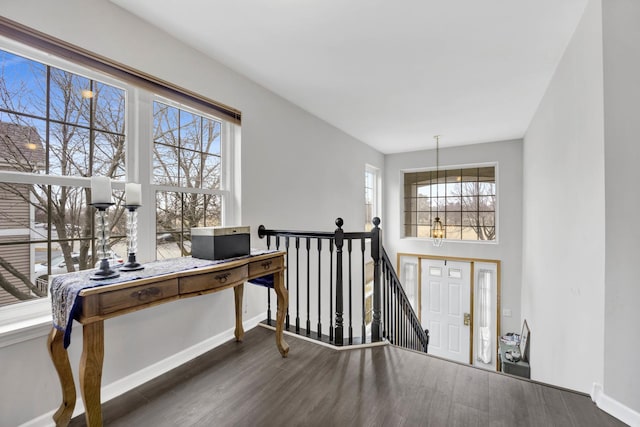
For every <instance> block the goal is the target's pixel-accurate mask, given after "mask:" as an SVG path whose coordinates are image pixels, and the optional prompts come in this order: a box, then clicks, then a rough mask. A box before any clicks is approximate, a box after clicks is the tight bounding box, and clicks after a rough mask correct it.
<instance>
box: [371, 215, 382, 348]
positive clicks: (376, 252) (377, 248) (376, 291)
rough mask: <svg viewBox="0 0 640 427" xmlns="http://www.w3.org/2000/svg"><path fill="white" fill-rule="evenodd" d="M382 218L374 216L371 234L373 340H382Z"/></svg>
mask: <svg viewBox="0 0 640 427" xmlns="http://www.w3.org/2000/svg"><path fill="white" fill-rule="evenodd" d="M379 225H380V218H378V217H375V218H373V226H374V227H373V230H372V236H371V258H373V313H372V320H371V340H372V341H376V342H377V341H381V340H382V336H381V331H380V330H381V329H382V325H381V321H380V315H381V313H380V304H381V301H380V299H381V298H380V297H381V295H380V279H381V277H380V275H381V271H380V265H381V262H380V258H381V257H382V250H381V249H382V240H381V233H380V227H379Z"/></svg>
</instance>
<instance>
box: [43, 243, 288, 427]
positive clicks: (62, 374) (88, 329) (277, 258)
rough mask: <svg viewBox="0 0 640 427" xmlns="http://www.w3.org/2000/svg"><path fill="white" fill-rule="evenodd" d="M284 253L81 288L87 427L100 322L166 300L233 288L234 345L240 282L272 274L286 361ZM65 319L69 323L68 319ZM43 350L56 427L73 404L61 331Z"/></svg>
mask: <svg viewBox="0 0 640 427" xmlns="http://www.w3.org/2000/svg"><path fill="white" fill-rule="evenodd" d="M284 254H285V253H284V252H271V253H264V254H259V255H255V256H250V257H247V258H241V259H234V260H232V261H225V262H222V263H219V264H216V265H212V266H205V267H201V268H195V269H190V270H184V271H178V272H172V273H169V274H163V275H160V276H154V277H146V278H138V279H135V280H126V281H122V282H120V283H115V284H107V285H104V286H96V287H91V288H87V289H83V290H81V291H80V292H79V294H78V296H79V300H78V304H79V306H78V311H77V313H79V314H76V315H75V316H74V319H75V320H77V321H78V322H80V323H81V324H82V326H83V328H82V337H83V348H82V356H81V359H80V390H81V392H82V400H83V402H84V406H85V417H86V420H87V425H88V426H89V427H95V426H102V410H101V407H100V386H101V382H102V362H103V358H104V320H106V319H110V318H112V317H116V316H120V315H123V314H127V313H131V312H133V311H138V310H142V309H145V308H148V307H153V306H156V305H158V304H163V303H165V302H169V301H174V300H178V299H182V298H189V297H194V296H198V295H205V294H209V293H212V292H218V291H221V290H223V289H228V288H233V290H234V297H235V311H236V326H235V337H236V340H237V341H242V338H243V336H244V329H243V327H242V295H243V291H244V282H245V281H248V280H251V279H255V278H258V277H263V276H266V275H268V274H273V282H274V283H273V285H274V289H275V292H276V295H277V299H278V308H277V315H276V346H277V348H278V350H279V351H280V354H282V357H287V354H288V352H289V346H288V344H287V343H286V342H285V341H284V339H283V327H284V317H285V312H286V307H287V304H288V298H289V296H288V292H287V290H286V289H285V286H284V274H283V272H284V269H285V266H284ZM71 274H76V273H71ZM78 274H79V273H78ZM123 276H124V274H123ZM68 321H69V322H73V319H69V320H68ZM48 347H49V354H50V356H51V360H52V361H53V364H54V365H55V368H56V370H57V372H58V377H59V378H60V385H61V387H62V404H61V405H60V408H59V409H58V410H57V411H56V413H55V414H54V416H53V419H54V421H55V422H56V425H57V426H66V425H68V424H69V422H70V420H71V416H72V414H73V409H74V406H75V403H76V389H75V384H74V381H73V375H72V370H71V365H70V363H69V357H68V354H67V350H66V348H65V347H64V332H63V331H61V330H59V329H57V328H55V327H54V328H52V330H51V333H50V334H49V339H48Z"/></svg>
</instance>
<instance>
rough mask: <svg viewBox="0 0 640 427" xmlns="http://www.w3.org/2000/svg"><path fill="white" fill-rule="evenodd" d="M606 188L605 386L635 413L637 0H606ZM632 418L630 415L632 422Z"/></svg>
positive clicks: (638, 345)
mask: <svg viewBox="0 0 640 427" xmlns="http://www.w3.org/2000/svg"><path fill="white" fill-rule="evenodd" d="M602 13H603V26H604V29H603V32H604V106H605V110H604V129H605V133H604V134H605V141H606V143H605V189H606V218H607V228H606V233H607V236H606V276H605V279H606V298H605V331H604V334H605V341H604V342H605V353H604V392H605V393H606V394H607V395H608V396H610V397H612V398H614V399H615V400H617V401H619V402H621V403H623V404H625V405H627V406H628V407H630V408H632V409H634V410H635V411H636V412H637V413H638V414H637V418H636V420H640V381H639V379H640V364H638V357H636V356H631V355H637V354H640V333H638V332H637V325H639V324H640V310H639V309H638V305H639V304H640V286H639V285H638V259H640V245H639V243H640V229H639V228H638V227H635V226H633V225H632V224H635V223H636V221H637V220H638V212H640V192H639V191H638V172H637V171H638V165H640V144H638V135H640V120H639V119H638V117H639V115H640V107H639V106H640V51H639V49H638V46H640V25H638V22H640V3H639V2H638V1H637V0H616V1H605V2H603V12H602ZM632 424H633V423H632Z"/></svg>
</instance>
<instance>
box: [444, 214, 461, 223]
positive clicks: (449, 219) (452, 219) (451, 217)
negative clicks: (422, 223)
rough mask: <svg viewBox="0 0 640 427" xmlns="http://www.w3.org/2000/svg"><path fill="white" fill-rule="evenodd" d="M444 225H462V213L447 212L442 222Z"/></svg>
mask: <svg viewBox="0 0 640 427" xmlns="http://www.w3.org/2000/svg"><path fill="white" fill-rule="evenodd" d="M444 224H445V225H460V224H462V212H447V213H446V216H445V220H444Z"/></svg>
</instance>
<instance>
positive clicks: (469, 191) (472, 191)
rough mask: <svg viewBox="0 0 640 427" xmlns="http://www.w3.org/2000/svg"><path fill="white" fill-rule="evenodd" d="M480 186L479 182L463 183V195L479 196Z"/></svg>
mask: <svg viewBox="0 0 640 427" xmlns="http://www.w3.org/2000/svg"><path fill="white" fill-rule="evenodd" d="M479 189H480V185H479V184H478V183H477V182H463V183H462V195H463V196H475V195H478V191H480V190H479Z"/></svg>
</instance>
